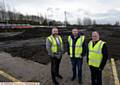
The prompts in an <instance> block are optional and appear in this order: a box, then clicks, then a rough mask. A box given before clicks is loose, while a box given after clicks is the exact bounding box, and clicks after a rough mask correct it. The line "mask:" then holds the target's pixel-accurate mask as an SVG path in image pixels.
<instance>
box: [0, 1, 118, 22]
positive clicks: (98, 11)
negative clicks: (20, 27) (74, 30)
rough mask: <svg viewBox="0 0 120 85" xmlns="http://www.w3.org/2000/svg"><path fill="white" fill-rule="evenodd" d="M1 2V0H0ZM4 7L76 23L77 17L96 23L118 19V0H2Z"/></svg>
mask: <svg viewBox="0 0 120 85" xmlns="http://www.w3.org/2000/svg"><path fill="white" fill-rule="evenodd" d="M0 1H1V2H2V1H3V0H0ZM4 1H5V3H6V8H9V9H11V10H12V9H13V8H14V10H16V11H18V12H21V13H23V14H33V15H40V14H42V15H43V16H45V15H46V17H48V18H49V19H55V20H60V21H64V11H66V12H67V20H68V21H69V22H71V23H76V22H77V18H81V19H83V18H84V17H90V18H92V19H95V20H97V22H98V23H115V21H116V20H120V0H4Z"/></svg>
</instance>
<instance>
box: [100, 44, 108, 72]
mask: <svg viewBox="0 0 120 85" xmlns="http://www.w3.org/2000/svg"><path fill="white" fill-rule="evenodd" d="M102 54H103V59H102V61H101V64H100V69H101V70H103V69H104V66H105V64H106V62H107V60H108V49H107V45H106V43H105V44H104V45H103V48H102Z"/></svg>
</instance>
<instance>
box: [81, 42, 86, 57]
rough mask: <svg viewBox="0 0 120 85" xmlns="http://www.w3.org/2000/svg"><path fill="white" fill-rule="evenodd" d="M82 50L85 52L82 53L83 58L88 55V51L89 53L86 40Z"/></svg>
mask: <svg viewBox="0 0 120 85" xmlns="http://www.w3.org/2000/svg"><path fill="white" fill-rule="evenodd" d="M82 48H83V51H82V54H81V56H82V57H84V56H85V55H86V51H87V49H86V48H87V45H86V40H84V42H83V44H82Z"/></svg>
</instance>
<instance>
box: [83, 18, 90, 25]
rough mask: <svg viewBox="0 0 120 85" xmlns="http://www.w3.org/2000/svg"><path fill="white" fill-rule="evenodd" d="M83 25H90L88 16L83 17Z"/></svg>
mask: <svg viewBox="0 0 120 85" xmlns="http://www.w3.org/2000/svg"><path fill="white" fill-rule="evenodd" d="M83 25H85V26H86V25H92V20H91V19H90V18H87V17H86V18H84V19H83Z"/></svg>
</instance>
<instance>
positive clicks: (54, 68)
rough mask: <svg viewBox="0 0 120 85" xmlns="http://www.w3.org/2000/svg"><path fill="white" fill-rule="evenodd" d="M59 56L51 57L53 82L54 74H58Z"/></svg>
mask: <svg viewBox="0 0 120 85" xmlns="http://www.w3.org/2000/svg"><path fill="white" fill-rule="evenodd" d="M60 62H61V58H60V59H57V58H55V57H52V58H51V76H52V80H53V82H54V81H56V76H57V75H59V67H60Z"/></svg>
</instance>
